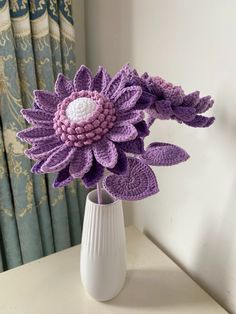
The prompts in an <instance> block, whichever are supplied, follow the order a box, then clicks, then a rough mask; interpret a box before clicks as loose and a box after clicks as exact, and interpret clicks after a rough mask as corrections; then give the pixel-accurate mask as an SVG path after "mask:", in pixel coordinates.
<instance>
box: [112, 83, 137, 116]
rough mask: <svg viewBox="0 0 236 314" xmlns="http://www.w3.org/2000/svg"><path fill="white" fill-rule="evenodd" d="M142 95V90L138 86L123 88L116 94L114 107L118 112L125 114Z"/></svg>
mask: <svg viewBox="0 0 236 314" xmlns="http://www.w3.org/2000/svg"><path fill="white" fill-rule="evenodd" d="M141 94H142V89H141V87H139V86H130V87H126V88H124V89H123V90H122V91H121V92H120V93H118V94H117V96H116V99H115V107H116V109H117V111H118V112H125V111H128V110H130V109H131V108H133V107H134V106H135V104H136V103H137V101H138V99H139V98H140V96H141Z"/></svg>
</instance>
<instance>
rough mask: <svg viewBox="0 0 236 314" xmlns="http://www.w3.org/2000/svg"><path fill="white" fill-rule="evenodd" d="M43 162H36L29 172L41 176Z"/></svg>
mask: <svg viewBox="0 0 236 314" xmlns="http://www.w3.org/2000/svg"><path fill="white" fill-rule="evenodd" d="M44 161H45V160H40V161H36V163H35V164H34V165H33V167H32V168H31V172H33V173H36V174H42V173H43V171H42V170H41V168H42V165H43V163H44Z"/></svg>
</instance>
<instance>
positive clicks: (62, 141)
mask: <svg viewBox="0 0 236 314" xmlns="http://www.w3.org/2000/svg"><path fill="white" fill-rule="evenodd" d="M199 95H200V93H199V92H198V91H196V92H193V93H191V94H188V95H185V93H184V91H183V89H182V88H181V87H180V86H174V85H173V84H171V83H168V82H166V81H165V80H163V79H162V78H160V77H150V76H149V75H148V74H147V73H144V74H143V75H142V76H139V74H138V73H137V71H136V70H134V69H132V68H131V67H130V66H129V65H125V66H124V67H123V68H121V70H120V71H119V72H117V73H116V74H115V75H114V76H113V77H111V76H110V75H109V74H108V72H107V71H106V70H105V69H104V68H103V67H102V66H100V67H99V68H98V72H97V73H96V74H95V76H93V75H92V73H91V71H90V70H89V69H88V68H87V67H86V66H84V65H82V66H81V67H80V68H79V70H78V71H77V72H76V74H75V77H74V79H73V80H70V79H68V78H67V77H65V76H64V75H63V74H59V75H58V77H57V80H56V82H55V88H54V92H51V91H44V90H36V91H35V92H34V101H33V106H32V109H23V110H22V111H21V112H22V115H23V116H24V118H25V119H26V120H27V122H28V123H29V124H31V125H32V126H31V127H29V128H27V129H25V130H22V131H21V132H19V133H18V135H17V136H18V137H19V138H20V139H21V140H22V141H24V142H26V143H28V144H30V145H32V146H31V147H30V148H28V149H27V150H26V151H25V154H26V156H27V157H28V158H30V159H32V160H35V164H34V166H33V167H32V169H31V170H32V172H33V173H37V174H43V173H53V172H56V173H57V176H56V179H55V180H54V183H53V186H54V187H55V188H59V187H63V186H66V185H68V184H70V183H71V182H72V181H73V180H75V179H80V180H81V181H82V183H83V184H84V185H85V186H86V187H87V188H91V187H94V186H96V184H97V183H98V182H99V181H100V180H101V179H102V178H103V177H104V172H105V169H107V170H108V171H109V172H110V173H112V175H109V176H107V177H105V179H104V180H103V182H104V187H105V188H106V189H107V191H108V192H109V193H110V194H111V195H113V196H114V197H117V198H121V199H126V200H136V199H141V198H144V197H147V196H149V195H152V194H154V193H157V192H158V185H157V182H156V178H155V175H154V173H153V171H152V170H151V168H150V167H149V165H152V166H170V165H174V164H177V163H180V162H183V161H186V160H187V159H188V158H189V155H188V154H187V153H186V152H185V151H184V150H183V149H182V148H180V147H177V146H175V145H172V144H166V143H152V144H150V145H149V146H148V147H147V149H146V150H145V149H144V138H146V137H147V136H148V135H149V134H150V126H151V125H152V124H153V123H154V122H155V120H156V119H159V120H166V119H172V120H176V121H178V122H179V123H184V124H186V125H188V126H191V127H209V126H210V125H211V124H212V123H213V122H214V118H213V117H210V118H209V117H205V116H203V115H202V114H203V113H204V112H206V111H207V110H208V109H209V108H210V107H212V105H213V100H212V99H211V97H210V96H206V97H202V98H200V96H199ZM130 154H132V155H133V156H132V157H130V156H129V155H130Z"/></svg>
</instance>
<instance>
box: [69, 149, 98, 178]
mask: <svg viewBox="0 0 236 314" xmlns="http://www.w3.org/2000/svg"><path fill="white" fill-rule="evenodd" d="M92 163H93V154H92V150H91V148H90V147H88V146H84V147H82V148H79V149H78V150H77V152H76V154H75V156H74V158H73V159H72V160H71V162H70V168H69V170H70V174H71V175H72V177H73V178H82V177H83V176H84V175H85V174H86V173H87V172H88V171H89V170H90V169H91V167H92Z"/></svg>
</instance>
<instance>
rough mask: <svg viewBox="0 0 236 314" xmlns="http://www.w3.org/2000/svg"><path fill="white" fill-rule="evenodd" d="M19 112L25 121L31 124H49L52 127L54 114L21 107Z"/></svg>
mask: <svg viewBox="0 0 236 314" xmlns="http://www.w3.org/2000/svg"><path fill="white" fill-rule="evenodd" d="M21 113H22V115H23V117H24V118H25V120H26V121H28V122H29V123H30V124H33V125H39V126H51V127H52V128H53V118H54V115H53V114H51V113H49V112H45V111H43V110H37V109H22V110H21Z"/></svg>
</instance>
